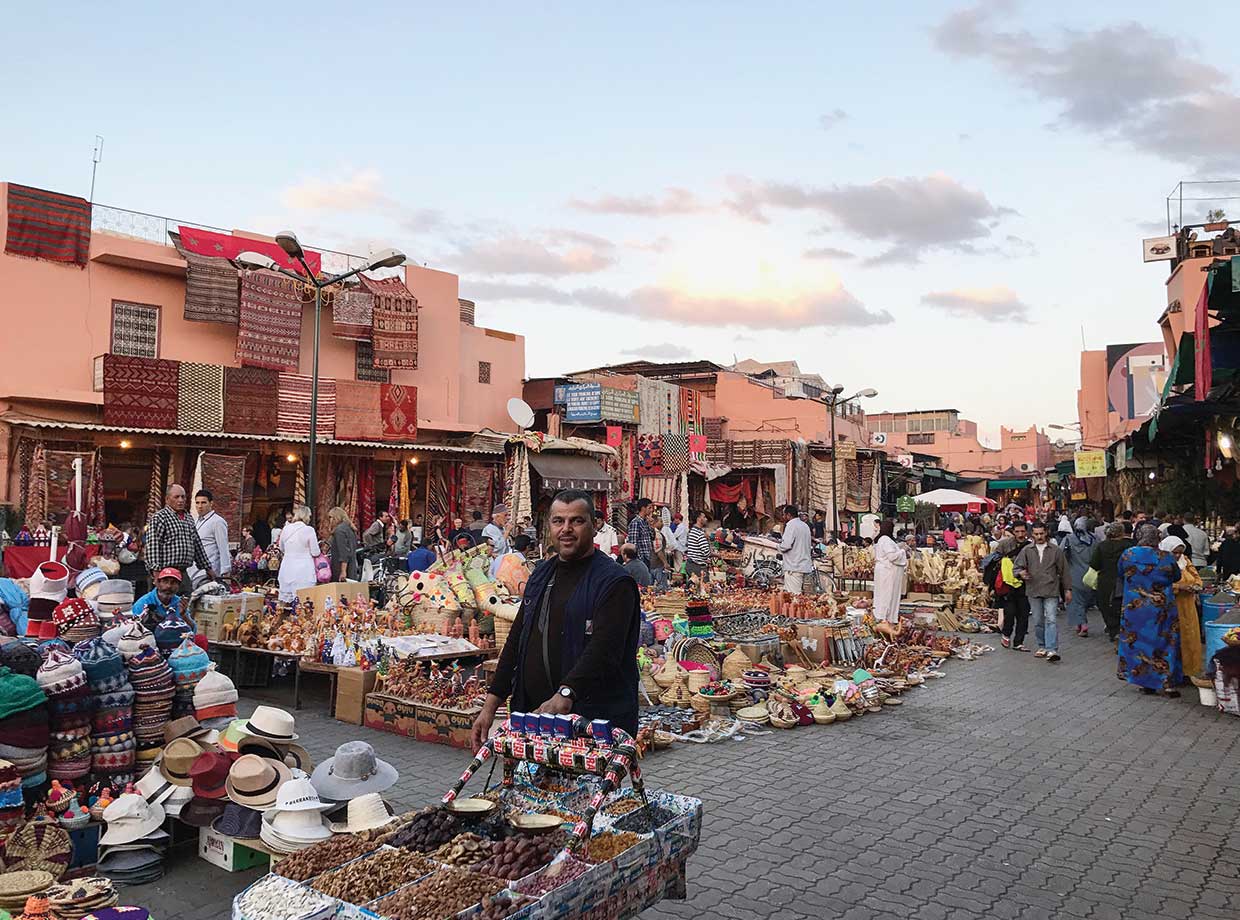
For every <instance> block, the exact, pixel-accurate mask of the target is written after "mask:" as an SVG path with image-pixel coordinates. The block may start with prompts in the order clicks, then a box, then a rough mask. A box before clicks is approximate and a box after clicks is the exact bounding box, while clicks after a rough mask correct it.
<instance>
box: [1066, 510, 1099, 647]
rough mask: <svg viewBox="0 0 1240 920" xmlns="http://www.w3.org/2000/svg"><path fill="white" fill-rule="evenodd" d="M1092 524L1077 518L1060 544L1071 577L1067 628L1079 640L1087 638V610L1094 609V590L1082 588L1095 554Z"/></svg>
mask: <svg viewBox="0 0 1240 920" xmlns="http://www.w3.org/2000/svg"><path fill="white" fill-rule="evenodd" d="M1093 529H1094V527H1093V522H1092V521H1091V520H1090V519H1089V518H1087V517H1084V516H1082V517H1079V518H1077V519H1076V520H1075V521H1074V522H1073V524H1072V532H1071V533H1070V534H1068V535H1067V536H1066V537H1064V539H1063V542H1062V543H1061V544H1060V549H1062V550H1063V554H1064V557H1065V558H1066V559H1067V561H1068V574H1069V575H1070V576H1071V577H1072V600H1071V601H1069V602H1068V625H1069V626H1072V627H1075V629H1076V634H1077V635H1078V636H1080V637H1081V638H1082V639H1084V638H1088V636H1089V608H1090V607H1092V606H1093V605H1094V590H1093V589H1092V588H1088V587H1086V586H1085V582H1084V580H1083V579H1084V578H1085V573H1086V572H1088V571H1089V560H1090V558H1091V557H1092V556H1093V554H1094V534H1093Z"/></svg>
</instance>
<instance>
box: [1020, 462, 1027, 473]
mask: <svg viewBox="0 0 1240 920" xmlns="http://www.w3.org/2000/svg"><path fill="white" fill-rule="evenodd" d="M1020 469H1021V472H1022V473H1027V472H1029V464H1028V463H1022V464H1021V465H1020Z"/></svg>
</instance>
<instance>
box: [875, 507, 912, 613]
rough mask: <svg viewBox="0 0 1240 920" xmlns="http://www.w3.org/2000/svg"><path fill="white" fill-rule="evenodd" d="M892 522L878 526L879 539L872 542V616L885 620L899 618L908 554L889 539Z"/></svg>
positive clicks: (893, 525)
mask: <svg viewBox="0 0 1240 920" xmlns="http://www.w3.org/2000/svg"><path fill="white" fill-rule="evenodd" d="M894 531H895V523H894V522H893V521H883V522H882V523H881V524H879V525H878V542H877V543H875V544H874V616H875V617H876V618H877V619H880V620H886V621H887V622H888V623H898V622H899V621H900V598H901V597H902V596H903V595H904V573H905V569H907V567H908V554H907V553H905V552H904V548H903V547H902V546H900V544H899V543H897V542H896V541H895V540H893V539H892V538H891V535H892V533H894Z"/></svg>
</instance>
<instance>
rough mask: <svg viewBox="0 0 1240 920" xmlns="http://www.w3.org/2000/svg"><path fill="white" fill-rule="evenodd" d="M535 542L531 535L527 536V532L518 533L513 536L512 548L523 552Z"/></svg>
mask: <svg viewBox="0 0 1240 920" xmlns="http://www.w3.org/2000/svg"><path fill="white" fill-rule="evenodd" d="M533 542H534V541H533V540H531V539H530V538H529V537H527V536H526V535H525V534H523V533H521V534H517V535H516V536H515V537H513V540H512V548H513V549H515V550H516V551H517V552H518V553H523V552H525V551H526V550H527V549H529V548H530V544H531V543H533Z"/></svg>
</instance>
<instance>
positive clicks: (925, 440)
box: [908, 432, 934, 445]
mask: <svg viewBox="0 0 1240 920" xmlns="http://www.w3.org/2000/svg"><path fill="white" fill-rule="evenodd" d="M908 443H909V444H910V445H912V444H933V443H934V432H927V433H926V434H910V435H909V436H908Z"/></svg>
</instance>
